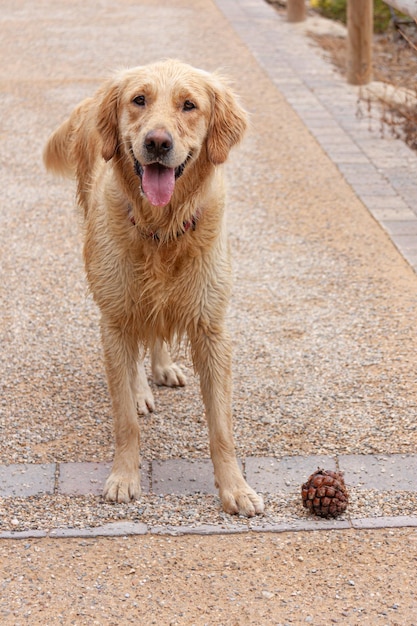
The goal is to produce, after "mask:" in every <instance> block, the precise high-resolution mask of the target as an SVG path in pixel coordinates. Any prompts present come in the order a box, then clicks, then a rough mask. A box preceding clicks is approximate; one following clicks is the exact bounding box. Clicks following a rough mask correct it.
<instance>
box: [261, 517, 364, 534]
mask: <svg viewBox="0 0 417 626" xmlns="http://www.w3.org/2000/svg"><path fill="white" fill-rule="evenodd" d="M347 528H352V525H351V523H350V521H349V520H345V519H304V520H294V521H284V522H278V523H276V524H262V525H256V526H255V525H254V526H251V530H252V531H253V532H260V533H267V532H271V533H284V532H291V531H293V532H294V531H303V530H344V529H347Z"/></svg>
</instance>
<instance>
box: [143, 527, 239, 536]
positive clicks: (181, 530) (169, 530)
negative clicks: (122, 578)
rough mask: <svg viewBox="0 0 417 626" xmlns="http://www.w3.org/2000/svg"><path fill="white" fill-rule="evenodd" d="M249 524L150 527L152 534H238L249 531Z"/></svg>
mask: <svg viewBox="0 0 417 626" xmlns="http://www.w3.org/2000/svg"><path fill="white" fill-rule="evenodd" d="M247 532H249V528H248V527H247V526H238V525H237V524H230V525H229V524H228V525H227V526H223V525H218V526H215V525H214V524H202V525H201V526H154V527H152V528H151V529H150V533H151V534H152V535H172V536H174V537H178V536H180V535H236V534H238V533H240V534H241V533H247Z"/></svg>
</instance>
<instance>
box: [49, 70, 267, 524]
mask: <svg viewBox="0 0 417 626" xmlns="http://www.w3.org/2000/svg"><path fill="white" fill-rule="evenodd" d="M142 93H146V102H147V105H146V107H145V106H144V107H138V106H136V105H135V104H134V102H133V99H134V98H135V96H138V95H140V94H142ZM185 100H187V101H189V100H192V102H193V103H195V104H196V107H195V109H193V110H192V111H186V110H184V107H182V103H183V101H185ZM155 128H158V129H160V128H163V129H165V130H166V131H167V132H169V133H170V134H171V135H172V137H173V150H172V153H171V152H170V154H169V159H170V161H169V165H170V166H173V167H177V166H179V165H180V164H181V163H182V162H184V159H185V158H188V157H187V155H189V154H192V157H191V158H188V160H187V164H186V166H185V169H184V172H183V174H182V176H181V177H180V178H178V179H177V181H176V184H175V189H174V193H173V195H172V198H171V200H170V202H169V204H168V205H166V206H164V207H155V206H153V205H151V204H150V202H149V201H148V200H147V198H146V197H145V195H144V194H143V193H142V191H141V189H140V180H139V178H138V175H137V173H136V172H135V167H134V161H133V155H134V157H135V158H136V159H137V160H138V162H141V160H143V158H144V157H143V144H144V136H145V134H146V132H149V130H152V129H155ZM245 129H246V114H245V112H244V110H243V109H242V108H241V107H240V105H239V104H238V102H237V100H236V97H235V96H234V94H233V93H232V91H231V90H230V88H229V87H228V86H227V85H226V84H225V82H224V81H223V80H221V79H220V78H219V77H218V76H216V75H211V74H207V73H205V72H202V71H200V70H196V69H194V68H192V67H191V66H188V65H185V64H182V63H180V62H178V61H173V60H168V61H164V62H160V63H157V64H154V65H152V66H143V67H138V68H133V69H131V70H126V71H121V72H118V73H117V74H116V75H115V76H114V77H112V78H111V79H109V80H108V81H107V82H105V83H104V84H103V86H102V87H101V88H100V89H99V90H98V91H97V93H96V94H95V95H94V96H93V97H92V98H88V99H86V100H84V101H83V102H82V103H81V104H80V105H79V106H78V107H77V108H76V109H75V110H74V111H73V113H72V114H71V116H70V117H69V119H67V120H66V121H65V122H64V123H63V124H62V125H61V126H60V127H59V128H58V129H57V130H56V131H55V132H54V133H53V134H52V135H51V137H50V139H49V141H48V143H47V145H46V148H45V152H44V161H45V164H46V167H47V169H49V170H51V171H52V172H54V173H56V174H61V175H69V176H74V177H75V179H76V181H77V194H78V201H79V205H80V207H81V208H82V210H83V214H84V222H85V242H84V260H85V267H86V273H87V277H88V281H89V285H90V288H91V291H92V293H93V296H94V299H95V301H96V302H97V304H98V306H99V308H100V312H101V335H102V343H103V350H104V357H105V364H106V372H107V379H108V385H109V391H110V395H111V399H112V408H113V417H114V430H115V439H116V449H115V458H114V463H113V468H112V471H111V474H110V476H109V478H108V479H107V482H106V486H105V492H104V493H105V496H106V498H107V499H109V500H114V501H118V502H126V501H128V500H130V499H132V498H137V497H138V496H139V495H140V481H139V469H138V468H139V426H138V420H137V410H139V412H140V413H146V412H148V411H152V410H153V408H154V399H153V395H152V391H151V389H150V387H149V384H148V381H147V378H146V375H145V372H144V369H143V363H142V359H143V354H144V350H145V349H146V348H148V349H149V350H150V352H151V360H152V373H153V378H154V381H155V382H156V383H157V384H165V385H168V386H178V385H180V386H181V385H184V384H185V378H184V375H183V374H182V372H181V370H180V369H179V368H178V366H177V365H176V364H175V363H174V362H173V361H172V359H171V357H170V355H169V353H168V349H167V345H168V344H170V343H171V342H173V341H174V340H175V339H176V338H177V337H182V336H184V337H186V338H187V340H188V341H189V344H190V347H191V354H192V358H193V363H194V367H195V369H196V371H197V372H198V374H199V376H200V385H201V392H202V396H203V401H204V404H205V409H206V417H207V422H208V428H209V436H210V450H211V457H212V460H213V465H214V474H215V482H216V485H217V486H218V488H219V493H220V498H221V501H222V505H223V508H224V509H225V511H227V512H229V513H240V514H244V515H248V516H252V515H254V514H256V513H260V512H262V510H263V503H262V499H261V498H260V496H258V495H257V494H256V493H255V492H254V491H253V490H252V489H251V488H250V487H249V486H248V485H247V483H246V482H245V481H244V479H243V477H242V474H241V471H240V469H239V467H238V464H237V461H236V456H235V450H234V442H233V435H232V415H231V356H230V354H231V350H230V341H229V338H228V336H227V333H226V331H225V328H224V319H225V313H226V308H227V306H228V301H229V293H230V286H231V272H230V262H229V251H228V243H227V236H226V228H225V217H224V202H225V200H224V185H223V176H222V168H221V164H222V163H223V162H224V161H225V160H226V159H227V156H228V154H229V151H230V149H231V148H232V147H233V146H234V145H235V144H237V143H238V142H239V141H240V139H241V138H242V136H243V134H244V131H245ZM193 217H194V218H196V226H195V229H192V228H191V229H189V230H187V231H186V232H184V228H183V225H184V224H185V223H186V222H187V221H190V220H191V219H192V218H193ZM155 232H156V233H157V237H153V236H152V233H155Z"/></svg>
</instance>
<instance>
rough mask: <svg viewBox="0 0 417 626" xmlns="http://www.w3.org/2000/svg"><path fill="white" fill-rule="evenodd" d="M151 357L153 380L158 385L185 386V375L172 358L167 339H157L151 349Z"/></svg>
mask: <svg viewBox="0 0 417 626" xmlns="http://www.w3.org/2000/svg"><path fill="white" fill-rule="evenodd" d="M151 357H152V375H153V380H154V382H155V383H156V384H157V385H165V386H167V387H184V385H185V383H186V379H185V376H184V374H183V373H182V371H181V369H180V368H179V367H178V365H176V363H174V362H173V360H172V359H171V356H170V354H169V352H168V348H167V345H166V343H165V341H162V340H160V339H157V340H156V342H155V344H154V346H153V348H152V351H151Z"/></svg>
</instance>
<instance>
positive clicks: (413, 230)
mask: <svg viewBox="0 0 417 626" xmlns="http://www.w3.org/2000/svg"><path fill="white" fill-rule="evenodd" d="M381 223H382V226H383V227H384V228H385V230H386V231H387V232H388V233H389V234H390V235H393V236H394V237H396V236H397V235H417V217H415V218H414V219H411V220H394V221H391V220H383V221H382V222H381Z"/></svg>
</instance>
